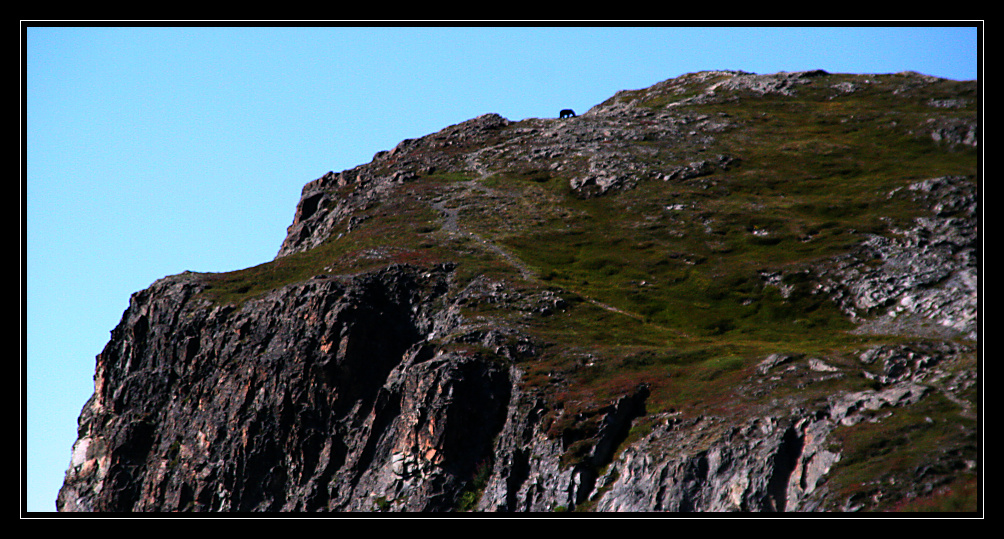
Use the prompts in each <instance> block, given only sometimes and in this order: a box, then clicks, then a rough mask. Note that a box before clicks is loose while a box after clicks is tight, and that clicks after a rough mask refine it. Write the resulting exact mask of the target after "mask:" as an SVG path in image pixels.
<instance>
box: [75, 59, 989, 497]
mask: <svg viewBox="0 0 1004 539" xmlns="http://www.w3.org/2000/svg"><path fill="white" fill-rule="evenodd" d="M977 106H978V94H977V90H976V85H975V82H974V81H970V82H965V81H962V82H957V81H947V80H944V79H937V78H934V77H927V76H923V75H919V74H915V73H908V72H905V73H899V74H892V75H849V74H831V73H827V72H825V71H822V70H813V71H805V72H795V73H778V74H772V75H756V74H752V73H746V72H740V71H705V72H698V73H691V74H686V75H683V76H680V77H677V78H674V79H668V80H666V81H663V82H660V83H657V84H655V85H653V86H651V87H649V88H645V89H641V90H625V91H621V92H617V93H616V94H615V95H614V96H613V97H611V98H610V99H608V100H606V101H604V102H603V103H600V104H598V105H596V106H594V107H592V108H591V109H589V110H588V111H587V112H585V113H583V114H580V115H578V116H575V117H571V118H560V119H542V118H529V119H525V120H521V121H511V120H508V119H506V118H504V117H502V116H500V115H498V114H485V115H481V116H478V117H476V118H473V119H471V120H468V121H465V122H461V123H459V124H455V125H451V126H448V127H446V128H444V129H442V130H440V131H438V132H436V133H432V134H430V135H427V136H424V137H420V138H417V139H407V140H404V141H402V142H401V143H400V144H398V145H397V146H396V147H395V148H393V149H391V150H388V151H381V152H378V153H377V154H376V155H375V156H374V158H373V160H372V161H371V162H370V163H366V164H364V165H360V166H357V167H354V168H352V169H348V170H345V171H341V172H329V173H327V174H324V175H323V176H321V177H320V178H318V179H316V180H314V181H311V182H309V183H307V184H306V185H305V186H304V188H303V190H302V193H301V198H300V201H299V203H298V204H297V207H296V210H295V213H294V218H293V222H292V224H291V225H290V226H289V228H288V230H287V237H286V239H285V240H284V241H283V243H282V246H281V247H280V249H279V252H278V253H277V255H276V257H275V259H274V260H272V261H270V262H267V263H264V264H261V265H259V266H255V267H253V268H247V269H245V270H239V271H235V272H228V273H223V274H196V273H188V272H186V273H184V274H181V275H177V276H172V277H167V278H164V279H162V280H160V281H158V282H156V283H154V284H153V285H152V286H151V287H150V288H149V289H147V290H145V291H142V292H138V293H136V294H134V295H133V298H132V300H131V301H130V307H129V308H128V309H127V311H126V312H125V313H124V314H123V319H122V321H121V322H120V324H119V326H118V327H117V328H116V329H115V330H114V331H113V333H112V339H111V341H110V342H109V344H108V346H106V348H105V350H103V351H102V353H101V354H99V356H98V358H97V368H96V374H95V393H94V396H92V398H91V399H90V401H89V402H88V404H87V405H85V407H84V410H83V411H82V413H81V418H80V421H79V425H80V426H79V429H78V440H77V442H76V444H75V445H74V450H73V457H72V459H71V464H70V466H69V469H68V470H67V477H66V481H65V483H64V486H63V489H62V490H61V491H60V494H59V499H58V501H57V507H58V508H59V509H60V510H62V511H73V510H84V511H175V510H180V511H383V510H396V511H452V510H481V511H560V510H573V509H574V510H596V511H617V510H621V511H656V510H659V511H666V510H668V511H847V510H854V511H858V510H888V509H904V508H910V507H919V506H922V505H923V504H925V503H933V502H934V501H938V500H942V499H947V500H949V501H950V502H952V503H961V504H962V507H963V508H964V510H975V501H974V500H975V495H974V494H973V492H972V489H973V488H975V485H977V484H978V483H977V479H976V478H977V475H978V472H979V466H978V462H979V450H978V442H977V439H976V424H977V421H978V412H977V410H978V402H977V396H978V392H977V391H978V369H977V365H978V352H977V346H978V288H979V280H978V270H979V267H980V259H979V251H980V240H979V228H978V221H979V216H980V214H979V194H978V186H977V181H978V171H977V157H976V156H977V153H976V152H977V149H978V138H979V136H978V133H979V123H978V122H977V120H976V118H977ZM925 452H926V453H925ZM918 453H924V454H923V455H919V454H918ZM883 463H884V464H883ZM959 500H961V501H959ZM911 504H912V505H911Z"/></svg>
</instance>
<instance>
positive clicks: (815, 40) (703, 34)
mask: <svg viewBox="0 0 1004 539" xmlns="http://www.w3.org/2000/svg"><path fill="white" fill-rule="evenodd" d="M57 24H58V23H57ZM200 24H202V23H200ZM228 24H229V23H228ZM649 24H651V23H649ZM813 24H817V23H813ZM913 24H922V23H913ZM937 24H938V25H939V26H934V27H931V26H928V27H906V26H901V25H900V23H896V25H895V26H891V27H865V28H851V27H836V28H831V27H823V26H808V27H777V26H772V27H712V28H704V27H691V26H682V27H664V26H645V27H627V26H615V27H606V26H590V27H573V26H558V27H540V26H537V27H528V28H524V27H493V26H488V27H457V26H451V27H390V28H386V27H384V28H370V27H356V26H352V27H233V26H227V25H223V26H219V27H209V26H196V27H152V26H151V27H121V26H120V27H59V26H56V25H42V24H40V25H37V26H35V25H31V24H29V25H26V27H23V32H22V37H23V39H22V64H21V65H22V73H21V75H22V89H23V94H22V110H21V121H22V133H23V135H22V142H21V144H22V161H21V167H22V169H21V170H22V182H21V201H20V202H21V204H20V210H21V232H22V236H21V260H22V268H23V273H22V295H21V305H22V308H23V312H24V315H23V317H22V328H23V329H24V331H23V332H22V338H21V354H22V371H21V372H22V382H23V384H22V400H21V403H22V433H23V434H22V440H23V442H24V443H23V444H22V447H23V453H22V464H23V471H24V473H23V475H22V484H23V485H24V500H25V506H24V507H25V508H26V509H27V510H28V511H52V510H54V509H55V499H56V494H57V492H58V490H59V487H60V485H61V484H62V480H63V474H64V472H65V470H66V467H67V465H68V464H69V461H70V450H71V448H72V445H73V441H74V440H75V438H76V418H77V416H78V415H79V413H80V410H81V408H82V407H83V405H84V403H85V402H86V401H87V399H88V398H89V397H90V395H91V393H92V391H93V374H94V365H95V364H94V358H95V356H96V355H97V354H98V353H99V352H100V351H101V349H102V348H103V347H104V345H105V344H106V342H107V341H108V339H109V332H110V331H111V330H112V328H114V327H115V325H116V324H117V323H118V321H119V319H120V318H121V316H122V313H123V311H124V310H125V308H126V307H127V306H128V301H129V296H130V295H131V294H132V293H133V292H136V291H139V290H142V289H144V288H146V287H147V286H149V285H150V284H151V283H153V281H155V280H157V279H159V278H161V277H164V276H167V275H173V274H176V273H180V272H182V271H185V270H191V271H201V272H223V271H231V270H237V269H242V268H246V267H250V266H253V265H257V264H260V263H263V262H266V261H269V260H271V259H273V258H274V257H275V254H276V253H277V252H278V250H279V246H280V244H281V243H282V240H283V238H284V237H285V233H286V227H287V226H289V225H290V224H291V223H292V220H293V212H294V210H295V209H296V203H297V201H298V200H299V195H300V189H301V188H302V187H303V185H304V184H305V183H307V182H309V181H311V180H313V179H315V178H318V177H320V176H322V175H323V174H324V173H326V172H328V171H329V170H333V171H336V172H337V171H341V170H345V169H348V168H352V167H354V166H356V165H360V164H363V163H367V162H369V161H370V160H371V159H372V157H373V154H375V153H376V152H378V151H380V150H389V149H391V148H393V147H394V146H395V145H396V144H397V143H398V142H400V141H401V140H402V139H405V138H416V137H420V136H423V135H427V134H429V133H433V132H435V131H438V130H439V129H442V128H444V127H447V126H449V125H452V124H456V123H459V122H462V121H464V120H467V119H470V118H473V117H475V116H478V115H480V114H484V113H489V112H495V113H498V114H501V115H502V116H505V117H506V118H509V119H510V120H521V119H524V118H529V117H539V118H542V117H555V116H556V115H557V113H558V111H559V110H560V109H562V108H573V109H575V111H576V112H579V113H582V112H585V111H586V110H588V109H589V108H590V107H592V106H593V105H596V104H598V103H600V102H602V101H603V100H605V99H607V98H608V97H610V96H612V95H613V94H614V93H615V92H617V91H618V90H626V89H638V88H644V87H647V86H650V85H652V84H655V83H656V82H659V81H662V80H665V79H669V78H673V77H676V76H679V75H682V74H685V73H691V72H695V71H702V70H711V69H738V70H743V71H749V72H754V73H775V72H779V71H801V70H808V69H824V70H827V71H830V72H837V73H895V72H899V71H905V70H912V71H917V72H920V73H924V74H928V75H935V76H939V77H945V78H950V79H956V80H972V79H977V78H978V72H979V70H981V68H982V65H981V64H980V62H981V61H982V54H978V51H982V40H983V39H982V29H981V30H980V31H979V33H978V32H977V28H976V26H975V24H973V23H971V22H966V21H963V22H962V23H958V24H960V25H961V24H970V26H968V27H965V26H960V27H954V26H944V23H937Z"/></svg>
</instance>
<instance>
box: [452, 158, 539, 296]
mask: <svg viewBox="0 0 1004 539" xmlns="http://www.w3.org/2000/svg"><path fill="white" fill-rule="evenodd" d="M467 162H468V164H469V165H470V167H471V168H472V169H473V170H474V171H475V172H476V173H477V176H476V177H475V178H473V179H470V180H466V181H463V182H457V184H456V187H453V188H451V190H450V192H449V193H448V194H446V195H443V196H442V197H439V198H438V199H436V200H433V202H432V207H433V208H435V209H436V211H438V212H440V213H441V214H442V215H443V230H445V231H446V232H447V233H448V234H451V235H457V236H466V237H469V238H471V239H473V240H474V241H476V242H477V243H479V244H481V245H482V246H484V247H485V248H486V249H488V250H489V251H492V252H493V253H495V254H497V255H498V256H500V257H502V258H503V259H504V260H505V261H507V262H509V264H511V265H512V266H513V267H515V268H516V269H517V270H519V273H520V275H521V276H522V277H523V279H525V280H527V281H531V280H534V279H535V278H536V275H535V274H534V272H533V271H532V270H531V269H530V268H529V267H527V265H526V264H524V263H523V261H522V260H520V259H519V258H518V257H516V256H515V255H513V254H511V253H509V252H508V251H506V250H505V249H503V248H502V247H500V246H499V245H498V244H496V243H495V242H494V241H492V240H489V239H486V238H484V237H483V236H481V235H480V234H478V233H476V232H473V231H470V230H467V229H466V228H464V227H463V226H462V225H461V224H460V219H459V214H460V207H461V205H460V203H459V202H460V201H462V200H464V199H468V198H469V197H470V196H471V195H472V194H474V193H475V192H479V193H480V194H485V195H501V194H500V193H498V192H497V191H495V190H494V189H492V188H490V187H487V186H485V185H482V184H481V183H480V182H481V180H483V179H485V178H487V177H488V176H490V174H491V173H490V172H488V170H487V168H485V167H484V166H483V165H482V164H481V162H480V161H479V160H478V154H477V153H473V154H471V155H469V156H468V157H467Z"/></svg>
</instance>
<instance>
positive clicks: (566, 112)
mask: <svg viewBox="0 0 1004 539" xmlns="http://www.w3.org/2000/svg"><path fill="white" fill-rule="evenodd" d="M573 116H575V111H574V110H572V109H563V110H562V111H561V112H560V113H558V118H571V117H573Z"/></svg>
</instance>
